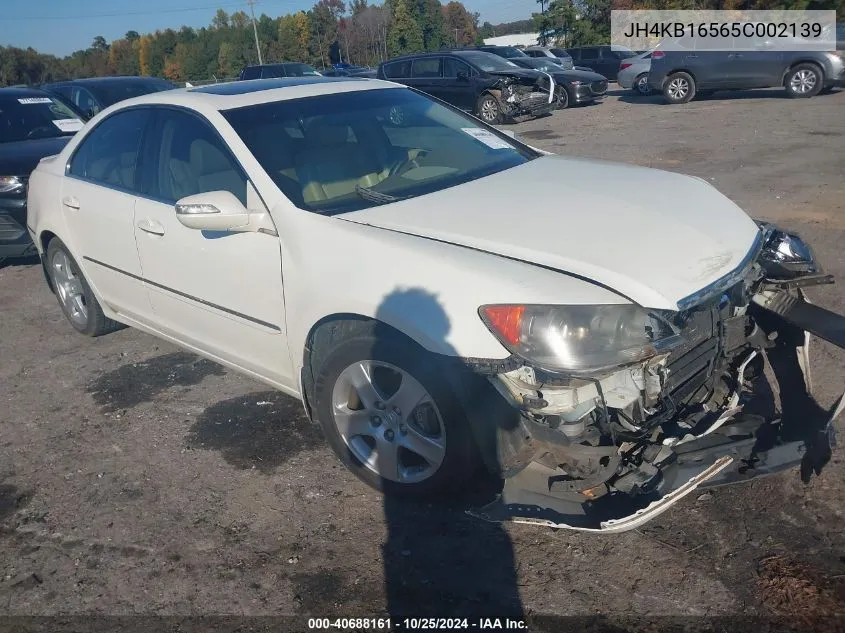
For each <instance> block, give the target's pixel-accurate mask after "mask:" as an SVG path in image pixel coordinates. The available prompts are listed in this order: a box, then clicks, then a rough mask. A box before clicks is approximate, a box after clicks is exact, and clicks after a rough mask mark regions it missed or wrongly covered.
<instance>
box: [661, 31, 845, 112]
mask: <svg viewBox="0 0 845 633" xmlns="http://www.w3.org/2000/svg"><path fill="white" fill-rule="evenodd" d="M676 46H681V47H683V49H681V50H678V49H675V47H676ZM769 46H770V44H768V43H767V42H764V41H761V42H759V44H758V47H759V48H758V50H750V51H749V50H740V49H737V50H734V41H733V40H732V39H730V38H725V39H714V38H701V39H697V40H696V39H694V38H685V39H682V40H678V41H676V42H675V43H674V45H673V47H672V48H673V49H675V50H665V49H663V50H656V51H654V52H653V53H652V55H651V70H650V71H649V76H648V83H649V86H650V87H651V88H652V89H653V90H657V91H660V92H662V93H663V96H664V98H665V99H666V101H667V102H669V103H686V102H688V101H690V100H692V99H693V98H695V96H696V95H702V94H708V93H711V92H714V91H716V90H746V89H752V88H774V87H783V88H785V89H786V93H787V94H788V95H789V96H790V97H804V98H806V97H813V96H815V95H817V94H819V93H820V92H822V91H827V90H831V89H833V88H834V87H835V86H845V52H843V51H836V52H829V53H827V52H821V51H806V52H801V51H784V50H771V49H768V47H769Z"/></svg>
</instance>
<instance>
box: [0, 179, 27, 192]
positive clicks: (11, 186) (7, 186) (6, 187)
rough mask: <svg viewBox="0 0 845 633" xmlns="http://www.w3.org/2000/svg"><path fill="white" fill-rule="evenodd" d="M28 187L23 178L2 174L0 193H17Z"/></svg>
mask: <svg viewBox="0 0 845 633" xmlns="http://www.w3.org/2000/svg"><path fill="white" fill-rule="evenodd" d="M24 187H26V183H25V182H24V181H23V179H22V178H19V177H17V176H0V193H17V192H18V191H21V190H23V188H24Z"/></svg>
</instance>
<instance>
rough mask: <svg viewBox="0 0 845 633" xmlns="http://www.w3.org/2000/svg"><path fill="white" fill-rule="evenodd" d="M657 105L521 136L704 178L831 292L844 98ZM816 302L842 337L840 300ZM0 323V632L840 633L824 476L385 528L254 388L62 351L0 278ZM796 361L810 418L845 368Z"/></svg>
mask: <svg viewBox="0 0 845 633" xmlns="http://www.w3.org/2000/svg"><path fill="white" fill-rule="evenodd" d="M659 101H660V100H659V99H657V98H654V99H637V98H633V97H630V96H627V95H625V94H624V93H622V92H621V91H615V92H614V91H611V94H610V96H609V97H608V98H607V100H606V101H605V102H604V103H602V104H599V105H593V106H587V107H580V108H573V109H571V110H568V111H565V112H558V113H556V114H555V115H554V116H550V117H545V118H542V119H538V120H534V121H530V122H527V123H522V124H519V125H517V126H514V127H513V128H512V129H515V130H516V131H517V133H518V134H520V135H521V136H522V137H523V138H524V139H525V140H526V141H528V142H530V143H532V144H534V145H536V146H538V147H542V148H545V149H550V150H552V151H556V152H559V153H563V154H568V155H574V156H585V157H594V158H600V159H609V160H616V161H625V162H631V163H637V164H641V165H648V166H653V167H658V168H663V169H669V170H674V171H679V172H684V173H689V174H693V175H697V176H701V177H703V178H706V179H707V180H708V181H710V182H712V183H713V184H714V185H715V186H716V187H717V188H719V189H720V190H721V191H722V192H723V193H724V194H725V195H727V196H729V197H730V198H732V199H733V200H735V201H736V202H737V203H738V204H739V205H740V206H742V207H743V208H744V209H746V210H747V211H748V212H749V213H750V214H751V215H753V216H757V217H764V218H769V219H773V220H776V221H777V222H779V223H781V224H783V225H785V226H786V227H789V228H791V229H795V230H797V231H799V232H801V233H802V234H803V235H804V236H805V237H806V238H808V239H809V240H810V241H811V242H812V243H813V244H814V247H815V249H816V252H817V255H818V257H819V259H820V260H821V261H822V263H823V264H824V265H825V267H826V268H827V269H828V271H829V272H832V273H834V274H835V275H837V277H838V278H839V279H843V278H845V252H843V250H842V244H843V238H845V184H844V183H845V153H844V152H843V151H842V150H843V138H844V137H845V125H843V113H845V91H839V92H837V93H834V94H832V95H828V96H820V97H817V98H814V99H811V100H809V101H797V100H790V99H786V98H783V96H782V95H781V94H780V92H779V91H755V92H752V93H745V94H741V95H740V94H736V95H734V94H721V93H720V94H717V95H716V96H715V97H713V98H710V99H706V100H701V101H696V102H693V103H691V104H689V105H687V106H675V107H672V106H664V105H660V103H659ZM597 169H598V170H599V171H598V172H597V173H599V174H600V169H601V167H600V166H599V167H597ZM597 186H603V187H604V186H606V187H613V186H614V183H613V182H602V181H601V179H600V176H599V180H598V185H597ZM527 193H528V192H527ZM630 195H631V197H632V198H633V197H636V198H641V199H643V200H647V199H648V198H649V197H651V196H656V195H671V192H660V191H658V192H652V191H646V190H632V191H631V192H630ZM677 202H678V205H683V204H684V203H685V201H684V200H683V199H678V201H677ZM527 204H532V202H531V201H530V198H529V199H528V201H527ZM560 204H566V201H565V198H562V199H561V201H560ZM584 212H585V213H589V212H590V211H589V210H585V211H584ZM516 217H517V218H518V216H516ZM654 233H655V242H654V244H653V245H647V246H648V247H649V248H651V249H653V251H654V265H656V266H659V265H660V264H661V262H660V248H659V244H660V240H661V239H664V238H662V237H661V235H660V227H659V226H656V227H654ZM562 239H565V237H562ZM633 246H636V245H633ZM644 246H646V245H644ZM596 248H602V245H601V240H600V236H597V239H596ZM811 296H812V297H813V299H814V300H816V301H818V302H820V303H821V304H823V305H825V306H827V307H830V308H832V309H835V310H838V311H840V312H845V292H843V290H842V288H841V286H832V287H826V288H820V289H816V290H815V291H814V292H812V295H811ZM0 306H2V311H1V312H0V331H2V335H0V336H2V338H0V399H1V400H0V402H2V404H0V614H6V615H14V614H43V615H57V614H58V615H73V614H90V613H96V614H112V615H115V614H119V615H133V614H155V615H209V614H233V615H278V614H310V615H315V616H327V615H333V616H352V615H357V616H376V615H380V614H384V613H385V612H386V611H387V610H388V609H389V610H390V611H392V612H394V613H395V612H397V611H402V610H404V611H413V612H415V613H428V614H430V615H438V616H450V615H452V616H453V615H458V614H467V613H475V614H479V615H486V614H492V613H504V612H509V613H518V612H519V611H520V610H521V611H522V613H524V614H526V615H528V616H536V615H577V616H593V615H596V614H604V615H605V616H607V617H608V618H610V620H614V619H619V618H626V617H635V618H654V617H657V616H684V617H693V618H695V617H699V618H700V617H701V616H734V615H737V614H751V615H755V614H757V615H761V616H773V615H775V616H776V615H785V616H789V617H790V618H794V621H795V622H799V623H802V624H804V625H806V626H808V627H810V628H816V629H817V630H822V629H824V628H825V627H827V628H829V629H830V630H833V628H836V627H837V626H838V627H842V626H845V620H838V621H824V622H822V621H821V620H819V619H818V618H820V617H822V616H832V615H835V614H836V613H840V614H842V613H843V612H845V589H843V580H842V579H843V574H845V533H843V530H842V527H841V526H842V520H843V517H842V512H843V507H845V505H843V502H842V498H843V492H845V477H843V475H845V465H843V460H842V454H841V452H840V453H839V454H836V453H835V454H834V459H833V461H832V462H831V463H830V464H829V466H828V467H827V469H826V470H825V472H823V474H822V476H821V477H819V478H815V479H814V480H813V481H812V482H811V483H810V484H809V485H806V486H805V485H804V484H802V483H801V482H800V481H799V478H798V474H797V472H795V471H790V472H786V473H783V474H781V475H777V476H774V477H770V478H765V479H759V480H755V481H753V482H750V483H746V484H741V485H737V486H733V487H728V488H719V489H715V490H713V491H712V492H710V493H707V494H704V495H692V496H691V497H688V498H687V499H685V500H684V501H682V502H681V503H680V504H679V505H678V506H676V507H675V508H673V509H672V510H670V511H669V512H668V513H666V514H664V515H663V516H661V517H659V518H658V519H657V520H655V521H654V522H652V523H650V524H648V525H646V526H645V527H644V528H641V529H640V530H638V531H634V532H629V533H626V534H623V535H618V536H595V535H582V534H576V533H568V532H561V531H551V530H547V529H542V528H536V527H530V526H519V525H507V526H504V527H500V526H495V525H490V524H484V523H480V522H478V521H476V520H474V519H472V518H470V517H468V516H466V515H465V513H464V512H463V510H464V507H463V506H462V505H460V504H457V503H454V502H453V503H451V504H447V503H444V504H437V505H423V504H402V503H397V502H394V501H391V502H385V500H384V499H383V498H382V497H381V496H380V495H378V494H376V493H375V492H374V491H372V490H370V489H369V488H367V487H366V486H365V485H364V484H362V483H360V482H359V481H358V480H357V479H355V478H354V477H353V476H352V475H351V474H349V473H348V472H347V471H346V470H345V469H344V468H343V467H341V466H340V465H339V463H338V462H337V461H336V460H335V459H334V457H333V456H332V454H331V453H330V451H329V449H328V448H327V447H326V446H325V444H324V443H323V440H322V437H321V434H320V432H319V430H317V429H316V428H315V427H313V426H311V425H310V424H309V423H308V422H307V421H306V420H305V419H304V417H303V414H302V410H301V407H300V405H299V403H298V402H297V401H294V400H292V399H290V398H288V397H286V396H283V395H280V394H277V393H274V392H271V391H268V390H267V388H266V387H264V386H262V385H261V384H259V383H256V382H254V381H252V380H250V379H246V378H243V377H241V376H238V375H235V374H233V373H231V372H229V371H226V370H224V369H222V368H221V367H219V366H217V365H215V364H213V363H211V362H209V361H205V360H200V359H198V358H197V357H195V356H193V355H191V354H187V353H184V352H181V351H179V350H178V349H175V348H173V347H171V346H170V345H168V344H164V343H162V342H160V341H158V340H157V339H154V338H152V337H150V336H147V335H146V334H142V333H140V332H138V331H135V330H131V329H126V330H123V331H120V332H118V333H115V334H112V335H109V336H106V337H103V338H100V339H88V338H85V337H82V336H80V335H77V334H76V333H75V332H74V331H73V330H72V329H71V327H70V326H69V325H68V324H67V323H66V322H65V320H64V318H63V316H62V313H61V312H60V310H59V307H58V305H57V303H56V300H55V299H54V297H53V296H52V295H51V294H50V292H49V290H48V289H47V286H46V285H45V284H44V282H43V279H42V276H41V271H40V270H39V267H38V266H36V265H32V264H31V263H30V264H22V265H11V266H10V265H7V266H5V267H3V268H0ZM813 358H814V361H815V368H814V380H815V388H816V391H817V393H818V397H819V398H820V400H821V401H822V402H823V403H824V404H826V405H827V404H829V403H830V402H831V401H832V400H833V399H834V398H835V397H836V396H837V395H838V394H839V393H840V392H841V390H842V385H843V380H844V379H845V371H843V360H845V355H843V353H842V352H840V351H838V350H836V349H833V348H830V347H829V346H826V345H822V344H819V345H816V346H815V348H814V353H813ZM839 426H840V428H841V426H842V421H841V420H840V422H839ZM691 621H692V620H691ZM701 621H702V622H703V618H702V619H701ZM726 621H728V622H729V621H730V620H726ZM538 626H539V625H538ZM831 627H833V628H831ZM613 630H620V629H618V628H617V629H613Z"/></svg>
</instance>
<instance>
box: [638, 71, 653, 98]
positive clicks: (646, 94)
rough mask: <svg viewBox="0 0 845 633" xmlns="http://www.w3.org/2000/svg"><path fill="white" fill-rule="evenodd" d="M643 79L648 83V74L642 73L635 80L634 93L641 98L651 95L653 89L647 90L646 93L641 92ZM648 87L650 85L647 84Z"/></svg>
mask: <svg viewBox="0 0 845 633" xmlns="http://www.w3.org/2000/svg"><path fill="white" fill-rule="evenodd" d="M643 77H645V78H646V82H647V81H648V73H640V74H639V75H637V76H636V77H635V78H634V93H635V94H638V95H640V96H641V97H647V96H648V95H649V94H651V88H646V91H645V92H643V91H642V90H640V80H641V79H642V78H643ZM646 86H648V83H646Z"/></svg>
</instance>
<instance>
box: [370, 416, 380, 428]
mask: <svg viewBox="0 0 845 633" xmlns="http://www.w3.org/2000/svg"><path fill="white" fill-rule="evenodd" d="M371 420H372V422H373V426H381V417H380V416H377V415H374V416H373V417H372V418H371Z"/></svg>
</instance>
